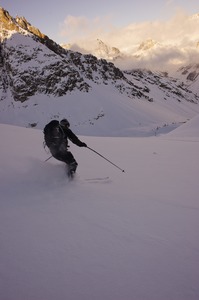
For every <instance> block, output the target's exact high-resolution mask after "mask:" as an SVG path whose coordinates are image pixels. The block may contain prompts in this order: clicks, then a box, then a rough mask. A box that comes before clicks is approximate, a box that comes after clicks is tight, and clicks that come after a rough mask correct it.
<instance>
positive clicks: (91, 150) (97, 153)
mask: <svg viewBox="0 0 199 300" xmlns="http://www.w3.org/2000/svg"><path fill="white" fill-rule="evenodd" d="M87 148H88V149H89V150H91V151H93V152H95V153H96V154H97V155H99V156H101V157H102V158H103V159H105V160H107V161H108V162H109V163H110V164H112V165H113V166H115V167H116V168H118V169H119V170H120V171H122V172H125V171H124V170H123V169H121V168H120V167H118V166H117V165H116V164H114V163H113V162H112V161H110V160H109V159H107V158H106V157H104V156H103V155H101V154H100V153H99V152H97V151H95V150H94V149H92V148H90V147H88V146H87Z"/></svg>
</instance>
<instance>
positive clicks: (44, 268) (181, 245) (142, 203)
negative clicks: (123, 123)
mask: <svg viewBox="0 0 199 300" xmlns="http://www.w3.org/2000/svg"><path fill="white" fill-rule="evenodd" d="M198 128H199V118H198V116H197V117H195V118H194V119H193V120H191V121H189V122H187V123H186V124H184V125H182V126H180V127H178V128H177V129H176V130H174V131H172V132H170V133H168V134H164V135H161V136H156V137H155V136H154V137H133V138H131V137H123V138H119V137H111V138H108V137H91V136H80V139H81V140H82V141H84V142H86V143H87V145H88V146H89V147H91V148H93V149H95V150H97V151H98V152H100V153H101V154H102V155H104V156H106V157H107V158H108V159H110V160H111V161H113V162H114V163H116V164H117V165H119V166H120V167H121V168H122V169H125V173H122V172H121V171H120V170H118V169H117V168H115V167H114V166H112V165H111V164H109V163H108V162H107V161H105V160H103V159H102V158H101V157H99V156H97V155H96V154H94V153H93V152H91V151H90V150H89V149H85V148H79V147H77V146H75V145H71V151H72V152H73V153H74V156H75V157H76V159H77V161H78V163H79V167H78V172H77V175H76V177H75V179H74V180H73V181H69V180H68V179H67V178H66V176H65V171H66V170H65V167H64V164H62V163H61V162H58V161H56V160H54V159H53V158H51V159H50V160H48V161H47V162H45V159H47V158H48V157H49V156H50V154H48V153H46V152H45V151H44V149H43V146H42V143H43V134H42V131H41V130H39V129H27V128H20V127H15V126H11V125H2V124H1V125H0V134H1V139H2V142H1V148H0V193H1V200H0V247H1V250H0V253H1V254H0V299H1V300H55V299H56V300H66V299H67V300H168V299H169V300H198V299H199V285H198V278H199V238H198V228H199V200H198V195H199V184H198V178H199V163H198V155H199V132H198ZM72 129H73V128H72ZM107 176H108V178H105V179H103V180H99V179H97V178H104V177H107ZM88 179H93V180H88Z"/></svg>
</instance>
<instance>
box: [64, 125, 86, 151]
mask: <svg viewBox="0 0 199 300" xmlns="http://www.w3.org/2000/svg"><path fill="white" fill-rule="evenodd" d="M67 137H68V138H69V140H70V141H71V142H72V143H73V144H76V145H77V146H79V147H87V145H86V144H85V143H83V142H81V141H80V140H79V139H78V137H77V136H76V135H75V134H74V133H73V132H72V130H70V129H69V128H68V129H67Z"/></svg>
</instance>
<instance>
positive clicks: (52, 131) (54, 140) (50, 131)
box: [43, 120, 64, 148]
mask: <svg viewBox="0 0 199 300" xmlns="http://www.w3.org/2000/svg"><path fill="white" fill-rule="evenodd" d="M43 133H44V141H45V144H46V146H47V147H48V148H50V147H59V146H60V144H61V143H62V141H63V139H64V132H63V129H62V128H61V126H60V125H59V121H57V120H52V121H51V122H50V123H48V124H47V125H46V126H45V127H44V130H43Z"/></svg>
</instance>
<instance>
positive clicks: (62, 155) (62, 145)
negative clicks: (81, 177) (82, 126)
mask: <svg viewBox="0 0 199 300" xmlns="http://www.w3.org/2000/svg"><path fill="white" fill-rule="evenodd" d="M69 127H70V123H69V122H68V120H67V119H63V120H61V121H60V122H59V121H57V120H52V121H51V122H50V123H48V124H47V125H46V126H45V127H44V131H43V132H44V140H45V144H46V146H47V147H48V148H49V150H50V152H51V154H52V156H53V157H54V158H56V159H57V160H60V161H63V162H65V163H66V164H67V166H68V176H69V177H72V176H73V174H74V173H75V171H76V168H77V166H78V163H77V162H76V160H75V158H74V156H73V154H72V153H71V152H70V151H68V148H69V145H68V139H69V140H70V141H71V142H72V143H74V144H76V145H77V146H79V147H87V145H86V144H85V143H83V142H81V141H80V140H79V139H78V137H77V136H76V135H75V134H74V133H73V132H72V130H71V129H70V128H69Z"/></svg>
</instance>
